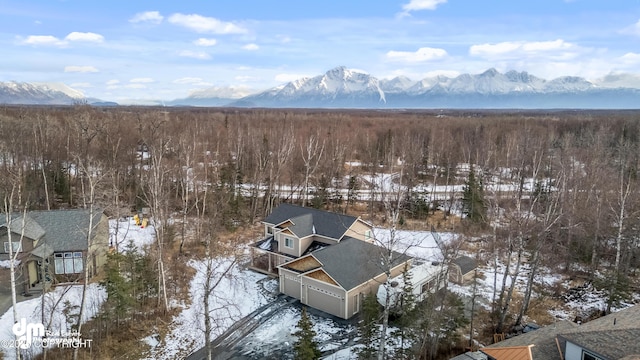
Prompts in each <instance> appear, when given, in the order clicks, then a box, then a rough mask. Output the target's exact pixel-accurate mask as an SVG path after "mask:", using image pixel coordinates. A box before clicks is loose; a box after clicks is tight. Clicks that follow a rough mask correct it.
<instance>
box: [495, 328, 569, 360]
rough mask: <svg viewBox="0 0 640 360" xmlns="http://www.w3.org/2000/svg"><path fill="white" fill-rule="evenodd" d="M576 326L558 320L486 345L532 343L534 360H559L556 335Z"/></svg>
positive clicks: (503, 345) (502, 345)
mask: <svg viewBox="0 0 640 360" xmlns="http://www.w3.org/2000/svg"><path fill="white" fill-rule="evenodd" d="M577 327H578V325H577V324H575V323H573V322H571V321H558V322H556V323H554V324H551V325H547V326H543V327H541V328H539V329H538V330H534V331H530V332H528V333H526V334H521V335H518V336H514V337H512V338H509V339H506V340H503V341H500V342H498V343H495V344H493V345H489V346H487V347H488V348H504V347H512V346H526V345H532V344H533V345H535V346H534V347H532V348H531V355H532V356H533V359H534V360H554V359H558V360H560V353H559V352H558V346H557V345H556V336H557V335H558V334H561V333H563V332H568V331H571V330H573V329H575V328H577Z"/></svg>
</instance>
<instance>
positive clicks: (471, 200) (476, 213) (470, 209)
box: [462, 166, 487, 225]
mask: <svg viewBox="0 0 640 360" xmlns="http://www.w3.org/2000/svg"><path fill="white" fill-rule="evenodd" d="M486 212H487V207H486V204H485V202H484V187H483V185H482V180H479V179H476V175H475V171H474V169H473V166H471V169H470V171H469V177H468V178H467V181H465V184H464V187H463V189H462V213H463V214H464V215H465V216H466V217H467V219H468V220H469V221H471V222H472V223H474V224H481V225H484V224H485V223H486Z"/></svg>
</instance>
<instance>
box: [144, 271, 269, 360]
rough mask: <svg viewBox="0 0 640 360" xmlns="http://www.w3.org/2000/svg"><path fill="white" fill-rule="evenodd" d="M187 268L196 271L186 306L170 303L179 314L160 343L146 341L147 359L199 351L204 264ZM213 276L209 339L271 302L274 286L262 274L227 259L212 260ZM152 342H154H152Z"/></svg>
mask: <svg viewBox="0 0 640 360" xmlns="http://www.w3.org/2000/svg"><path fill="white" fill-rule="evenodd" d="M189 265H190V266H191V267H193V268H194V269H196V275H195V276H194V278H193V279H192V280H191V283H190V286H189V287H190V290H189V298H190V299H191V302H190V303H183V304H174V305H176V306H178V307H181V308H182V311H181V312H180V313H179V314H178V315H177V316H175V317H174V318H173V320H172V322H171V326H170V327H171V331H170V333H169V334H167V335H166V336H165V338H164V340H161V341H157V339H158V336H157V335H156V336H152V337H151V338H150V339H149V340H150V341H147V343H148V344H150V345H156V346H152V347H151V350H150V352H149V354H148V358H149V359H176V358H181V357H184V356H187V355H189V354H190V353H192V352H194V351H195V350H198V349H200V348H202V347H203V346H204V344H205V341H204V340H205V339H204V315H203V314H204V310H203V307H204V305H203V299H204V286H203V285H204V284H205V281H206V262H205V261H195V260H191V261H190V262H189ZM212 265H213V269H214V276H213V278H212V280H211V283H212V284H213V283H217V282H218V280H220V281H219V283H218V284H217V286H216V288H215V289H214V290H213V292H212V296H211V298H210V300H209V304H210V309H211V310H212V311H211V315H212V316H211V317H212V321H213V327H214V328H215V329H214V331H213V334H212V336H213V337H212V339H211V340H213V339H215V338H216V337H217V336H219V335H220V334H222V333H223V332H224V331H225V330H226V329H228V328H229V327H230V326H231V325H233V324H234V323H235V322H236V321H238V320H240V319H242V318H243V317H244V316H246V315H248V314H250V313H251V312H253V311H254V310H256V309H257V308H259V307H260V306H262V305H264V304H266V303H268V302H269V301H271V300H272V298H271V296H270V295H271V294H272V292H273V291H274V289H275V287H277V284H275V280H270V279H268V278H267V277H266V276H265V275H261V274H258V273H256V272H254V271H250V270H247V269H245V268H243V267H242V266H240V265H239V264H237V263H236V264H231V261H230V260H229V259H226V258H224V259H217V260H212ZM229 266H232V269H231V271H229V273H228V274H227V275H226V276H222V277H221V274H222V273H223V272H224V271H225V269H227V268H228V267H229ZM154 340H155V342H154Z"/></svg>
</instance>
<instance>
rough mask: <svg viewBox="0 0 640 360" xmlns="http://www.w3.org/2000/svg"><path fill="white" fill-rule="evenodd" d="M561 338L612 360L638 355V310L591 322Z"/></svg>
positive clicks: (630, 308)
mask: <svg viewBox="0 0 640 360" xmlns="http://www.w3.org/2000/svg"><path fill="white" fill-rule="evenodd" d="M560 336H561V337H562V338H565V339H567V340H569V341H571V342H573V343H575V344H577V345H580V346H582V347H584V348H585V349H588V350H591V351H593V352H595V353H599V354H601V355H604V356H606V357H608V358H611V359H619V358H622V357H625V356H628V355H635V354H640V342H639V341H638V340H637V339H640V306H638V305H635V306H631V307H628V308H626V309H623V310H620V311H618V312H615V313H611V314H609V315H607V316H603V317H601V318H598V319H595V320H591V321H589V322H587V323H584V324H582V325H580V326H578V327H576V328H574V329H572V331H567V332H565V333H562V334H561V335H560ZM621 344H624V345H625V346H620V345H621Z"/></svg>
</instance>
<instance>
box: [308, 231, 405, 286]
mask: <svg viewBox="0 0 640 360" xmlns="http://www.w3.org/2000/svg"><path fill="white" fill-rule="evenodd" d="M384 252H386V249H384V248H382V247H380V246H378V245H375V244H371V243H368V242H366V241H362V240H358V239H354V238H351V237H346V238H344V239H343V240H342V241H340V242H339V243H338V244H335V245H331V246H327V247H325V248H323V249H320V250H317V251H314V252H313V253H312V254H311V255H312V256H313V257H315V258H316V259H317V260H318V261H319V262H320V263H322V269H323V270H324V271H325V272H326V273H327V274H329V276H331V277H332V278H333V279H334V280H335V281H336V282H338V284H340V286H342V288H344V289H345V290H347V291H349V290H351V289H353V288H355V287H356V286H358V285H360V284H363V283H365V282H366V281H369V280H371V279H373V278H375V277H376V276H378V275H381V274H383V273H384V270H385V265H384V259H385V257H383V256H382V255H383V253H384ZM392 258H393V261H392V267H395V266H397V265H400V264H402V263H404V262H406V261H407V260H409V259H411V258H410V257H409V256H407V255H404V254H400V253H398V252H395V251H394V252H393V256H392Z"/></svg>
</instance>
